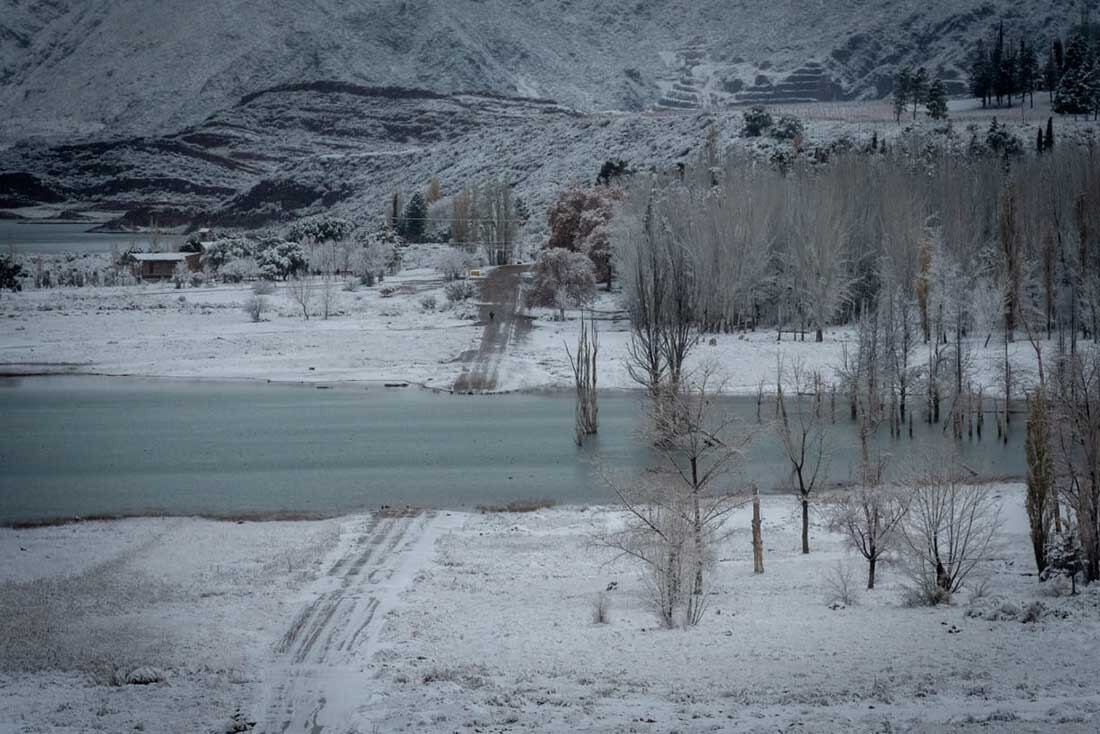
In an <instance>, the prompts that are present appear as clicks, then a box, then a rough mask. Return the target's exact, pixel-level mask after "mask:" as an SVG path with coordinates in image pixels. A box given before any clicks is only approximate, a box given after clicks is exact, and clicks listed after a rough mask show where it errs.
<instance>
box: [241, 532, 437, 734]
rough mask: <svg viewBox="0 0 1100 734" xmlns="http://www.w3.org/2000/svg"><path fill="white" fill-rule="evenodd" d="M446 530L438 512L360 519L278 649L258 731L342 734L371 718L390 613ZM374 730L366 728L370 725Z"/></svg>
mask: <svg viewBox="0 0 1100 734" xmlns="http://www.w3.org/2000/svg"><path fill="white" fill-rule="evenodd" d="M444 524H445V522H444V520H443V518H440V517H438V516H437V515H436V514H435V513H421V512H418V511H415V510H394V511H383V512H380V513H377V514H375V515H373V516H371V517H369V518H363V519H361V520H357V521H356V524H355V525H354V526H352V527H351V528H349V529H348V530H347V531H346V534H345V537H344V538H343V539H342V541H341V551H340V555H339V558H338V559H337V560H336V561H335V563H334V564H333V565H332V567H331V569H330V570H329V572H328V573H327V574H326V575H325V576H324V577H322V578H321V579H319V580H318V581H317V583H316V585H315V594H314V598H313V599H312V601H310V602H309V603H308V604H307V605H306V606H305V607H304V608H303V609H302V611H301V612H300V613H299V614H298V616H297V617H296V619H295V620H294V622H293V623H292V624H291V626H290V628H289V629H288V630H287V632H286V634H285V635H284V637H283V639H282V640H281V642H280V643H279V644H278V646H277V648H276V651H275V659H274V661H273V662H272V665H271V666H270V668H269V669H268V675H267V686H266V692H267V695H266V700H265V703H264V705H263V708H262V709H261V710H260V711H259V716H258V717H257V718H258V721H259V724H258V726H257V729H256V730H257V731H258V732H265V733H267V732H279V733H282V732H291V733H295V732H308V734H322V733H325V734H329V733H331V734H344V733H345V732H349V731H361V730H362V729H363V727H364V725H365V723H366V722H367V721H369V713H368V712H367V711H366V709H367V707H368V705H369V703H370V699H371V695H372V693H374V692H376V691H375V689H376V688H377V686H376V683H375V678H376V674H375V672H374V671H373V670H372V667H371V665H370V660H371V657H372V656H373V655H374V654H375V653H376V652H377V651H378V647H379V637H380V635H381V631H382V627H383V625H384V623H385V619H386V615H387V614H389V613H390V612H391V611H392V610H393V608H394V607H395V606H396V605H397V603H398V600H399V597H400V595H401V593H402V592H403V591H404V590H405V589H406V588H407V587H408V586H409V584H411V582H412V580H413V578H414V576H415V574H416V572H417V569H418V568H420V567H421V566H423V565H424V564H425V563H426V561H427V559H428V557H429V555H430V554H431V552H432V548H433V545H434V542H435V538H436V536H437V534H438V532H439V531H440V530H441V529H442V527H443V525H444ZM368 728H369V727H368Z"/></svg>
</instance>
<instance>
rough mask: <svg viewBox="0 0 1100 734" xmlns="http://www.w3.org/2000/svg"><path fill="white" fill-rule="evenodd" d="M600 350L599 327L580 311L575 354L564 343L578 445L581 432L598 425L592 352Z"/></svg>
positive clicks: (590, 432)
mask: <svg viewBox="0 0 1100 734" xmlns="http://www.w3.org/2000/svg"><path fill="white" fill-rule="evenodd" d="M599 351H600V337H599V331H598V330H597V329H596V319H595V317H594V316H593V315H589V317H588V320H587V321H585V318H584V315H583V314H582V315H581V333H580V336H578V337H577V354H576V357H574V356H573V353H572V352H570V351H569V345H568V344H566V345H565V354H566V355H567V356H568V357H569V366H570V367H572V368H573V380H574V382H576V385H577V410H576V426H575V430H576V440H577V445H578V446H580V445H581V444H582V443H583V442H584V437H585V436H591V435H593V434H595V433H596V431H597V429H598V427H599V412H600V411H599V404H598V403H597V398H596V356H597V355H598V354H599Z"/></svg>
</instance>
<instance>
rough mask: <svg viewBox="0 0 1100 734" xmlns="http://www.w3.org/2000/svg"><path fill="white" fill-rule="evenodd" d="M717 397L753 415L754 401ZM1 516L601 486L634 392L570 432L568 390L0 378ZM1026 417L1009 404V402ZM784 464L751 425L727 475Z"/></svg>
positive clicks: (925, 449) (552, 494) (614, 468)
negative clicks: (591, 426) (580, 443)
mask: <svg viewBox="0 0 1100 734" xmlns="http://www.w3.org/2000/svg"><path fill="white" fill-rule="evenodd" d="M724 402H725V407H726V408H727V409H729V410H731V411H734V412H736V413H738V414H739V415H741V416H743V418H744V420H745V422H746V425H748V426H749V427H750V428H755V427H756V426H755V413H756V408H755V400H754V399H752V398H729V399H726V400H725V401H724ZM0 416H2V420H0V522H8V523H10V522H17V521H27V520H41V519H46V518H62V517H74V516H86V515H99V514H108V515H114V514H141V513H170V514H214V515H235V514H253V513H255V514H261V515H262V514H270V513H283V512H289V513H321V514H333V513H344V512H349V511H356V510H364V509H371V508H377V507H378V506H380V505H383V504H390V505H404V504H411V505H416V506H428V507H439V508H471V507H474V506H477V505H479V504H502V503H507V502H511V501H514V500H520V499H536V498H551V499H554V500H556V501H557V502H561V503H606V502H610V501H612V499H613V496H612V493H611V491H610V490H609V489H608V488H607V486H606V484H605V483H604V482H603V481H602V480H601V479H600V474H601V472H600V471H597V470H596V468H595V467H596V464H597V463H598V464H599V466H600V467H602V472H603V473H607V472H612V473H615V472H622V473H624V474H629V473H630V472H635V471H637V470H638V469H640V468H643V467H645V466H649V465H652V463H653V462H654V457H653V456H651V454H650V451H649V450H648V448H647V445H646V442H645V441H644V439H643V438H642V437H641V436H640V429H641V428H642V427H643V426H644V420H645V419H644V413H643V411H642V404H641V399H640V397H639V396H637V395H634V394H630V393H607V394H603V395H602V396H601V401H600V434H599V436H598V437H595V438H594V439H593V440H592V441H591V442H590V443H589V444H588V445H586V447H585V448H584V449H578V448H577V447H576V446H575V445H574V443H573V439H572V421H573V396H572V395H571V394H569V393H552V394H514V395H499V396H491V397H488V396H458V395H449V394H438V393H434V392H430V391H426V390H420V389H416V388H407V389H387V388H384V387H382V386H380V385H379V386H373V385H372V386H369V387H364V386H363V385H346V386H336V387H335V388H334V389H317V388H316V387H314V386H299V385H295V386H288V385H269V384H266V383H220V382H217V383H212V382H186V381H171V380H142V379H132V378H99V377H76V376H65V377H29V378H6V379H0ZM1021 423H1022V419H1021ZM916 433H917V435H916V438H915V439H914V440H909V439H903V440H901V441H897V442H892V441H891V440H890V439H888V438H885V437H883V438H881V439H880V444H881V445H882V446H883V447H885V448H887V449H888V450H890V451H891V452H892V453H894V454H895V455H896V457H897V458H896V459H895V460H893V462H892V464H893V465H894V466H897V465H899V464H900V463H901V461H902V460H903V458H904V457H905V456H909V455H912V454H913V453H914V451H916V452H918V453H921V454H922V455H923V454H925V453H932V454H933V455H936V456H939V457H945V456H947V455H948V454H949V453H950V452H951V450H952V447H953V446H955V444H953V443H952V442H949V441H947V440H946V439H944V438H943V434H942V431H941V429H940V427H938V426H936V427H927V426H923V425H918V426H916ZM832 443H833V445H834V446H836V447H837V448H836V449H835V450H834V451H833V454H832V461H831V464H830V475H831V477H832V479H834V480H835V481H845V480H847V479H848V478H849V477H850V476H851V468H852V466H853V462H854V461H855V459H856V454H857V451H856V449H855V433H854V431H853V430H852V426H851V424H849V423H848V422H847V421H846V420H845V421H843V422H838V424H837V425H836V426H835V429H834V435H833V440H832ZM1022 446H1023V426H1022V425H1020V426H1019V427H1018V428H1017V429H1016V430H1015V433H1014V435H1013V437H1012V440H1011V441H1010V442H1009V443H1008V444H1007V445H1004V444H1001V443H998V442H996V441H993V440H990V439H988V438H987V439H986V440H985V441H984V442H981V443H978V442H964V443H963V444H961V445H959V446H958V448H959V449H960V452H961V457H962V460H963V461H964V462H965V463H966V464H967V466H969V467H971V468H973V469H974V470H976V471H978V472H980V473H982V474H987V475H995V476H1004V475H1022V474H1023V470H1024V460H1023V448H1022ZM786 476H787V470H786V468H785V466H784V464H783V459H782V457H781V455H780V453H779V449H778V446H777V444H776V442H775V440H774V438H773V437H772V436H771V435H769V434H766V433H764V434H762V435H761V437H760V438H759V439H758V441H757V442H756V443H755V444H754V446H753V448H752V449H751V450H750V452H749V455H748V457H747V460H746V462H745V465H744V471H743V474H742V477H741V481H742V482H747V481H748V480H753V481H756V482H758V483H759V484H760V486H761V487H762V488H763V489H767V490H773V489H775V488H776V487H777V486H778V485H779V484H781V483H782V482H783V481H784V479H785V477H786Z"/></svg>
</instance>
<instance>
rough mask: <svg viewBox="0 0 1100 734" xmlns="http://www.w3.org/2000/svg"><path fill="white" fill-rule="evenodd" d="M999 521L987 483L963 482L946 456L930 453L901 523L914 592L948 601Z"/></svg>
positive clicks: (980, 558)
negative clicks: (946, 459) (946, 460)
mask: <svg viewBox="0 0 1100 734" xmlns="http://www.w3.org/2000/svg"><path fill="white" fill-rule="evenodd" d="M1000 525H1001V514H1000V502H999V500H998V497H997V493H996V489H995V487H994V486H993V485H989V484H967V483H966V482H965V481H963V480H962V479H961V478H960V469H959V467H957V466H955V465H953V463H952V462H945V461H944V459H943V457H934V458H930V459H929V461H928V465H927V468H926V469H925V470H924V472H923V473H922V474H921V475H920V476H919V478H918V480H917V484H916V487H915V488H914V489H913V493H912V496H911V498H910V504H909V511H908V513H907V514H906V516H905V522H904V523H902V525H901V530H902V538H903V540H904V548H905V551H906V561H907V564H906V570H907V572H908V573H909V576H910V581H911V582H912V584H913V588H912V589H911V590H912V591H913V592H914V594H915V597H916V598H918V599H920V600H921V601H923V602H925V603H929V604H938V603H941V602H945V601H949V600H950V599H951V595H952V594H954V593H955V592H957V591H959V589H961V588H962V587H963V586H964V585H965V583H966V580H967V578H968V577H969V576H970V574H971V573H973V571H974V569H975V568H976V567H977V565H978V564H979V563H981V562H982V561H984V560H986V559H987V558H988V555H989V551H990V549H991V548H992V546H993V543H994V540H995V538H996V535H997V531H998V530H999V528H1000Z"/></svg>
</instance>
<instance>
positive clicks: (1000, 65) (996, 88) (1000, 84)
mask: <svg viewBox="0 0 1100 734" xmlns="http://www.w3.org/2000/svg"><path fill="white" fill-rule="evenodd" d="M989 67H990V69H989V72H990V75H991V77H992V85H993V97H994V98H995V99H996V100H997V106H998V107H1000V106H1001V102H1002V101H1003V100H1004V95H1005V85H1006V81H1007V79H1006V78H1005V24H1004V21H1001V25H1000V27H999V28H998V30H997V38H996V40H995V41H994V42H993V51H992V52H991V53H990V55H989Z"/></svg>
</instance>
